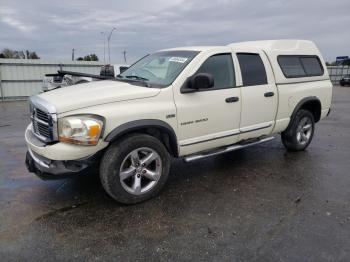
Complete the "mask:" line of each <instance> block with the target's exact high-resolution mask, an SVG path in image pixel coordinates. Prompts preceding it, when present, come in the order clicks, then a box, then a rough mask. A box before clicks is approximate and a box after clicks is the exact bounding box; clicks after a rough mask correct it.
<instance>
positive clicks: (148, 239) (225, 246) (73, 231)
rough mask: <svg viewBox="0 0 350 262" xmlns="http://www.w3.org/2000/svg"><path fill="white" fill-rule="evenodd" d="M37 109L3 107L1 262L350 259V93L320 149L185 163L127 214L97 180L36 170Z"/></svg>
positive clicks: (341, 92)
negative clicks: (29, 158)
mask: <svg viewBox="0 0 350 262" xmlns="http://www.w3.org/2000/svg"><path fill="white" fill-rule="evenodd" d="M27 111H28V106H27V103H26V102H0V257H1V261H57V260H59V261H82V260H83V261H350V161H349V157H350V88H341V87H335V88H334V98H333V108H332V112H331V115H330V116H329V117H328V118H326V119H325V120H323V121H322V122H320V123H319V124H317V126H316V133H315V137H314V140H313V142H312V143H311V145H310V147H309V148H308V149H307V150H306V151H304V152H299V153H289V152H287V151H286V150H285V149H284V147H283V146H282V144H281V142H280V137H279V136H277V137H276V138H277V139H275V140H273V141H272V142H269V143H266V144H263V145H258V146H254V147H250V148H247V149H243V150H241V151H236V152H232V153H228V154H225V155H220V156H215V157H212V158H207V159H203V160H199V161H197V162H192V163H189V164H185V163H184V162H182V161H181V160H176V161H174V163H173V165H172V169H171V173H170V178H169V181H168V183H167V185H166V187H165V188H164V190H163V191H162V192H161V194H160V196H159V197H157V198H154V199H152V200H150V201H147V202H145V203H141V204H138V205H133V206H122V205H119V204H117V203H115V202H113V200H111V199H110V198H109V197H108V196H107V195H106V194H105V193H104V191H103V189H102V187H101V185H100V183H99V179H98V176H97V175H96V174H86V175H83V176H80V177H76V178H74V179H67V180H59V181H41V180H40V179H39V178H37V177H36V176H35V175H33V174H30V173H28V172H27V171H26V168H25V165H24V157H25V152H26V147H25V143H24V138H23V135H24V129H25V127H26V125H27V124H28V122H29V117H28V114H27Z"/></svg>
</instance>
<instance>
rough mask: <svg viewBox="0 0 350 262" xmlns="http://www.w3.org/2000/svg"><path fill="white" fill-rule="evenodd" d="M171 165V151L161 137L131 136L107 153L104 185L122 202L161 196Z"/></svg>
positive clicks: (113, 146)
mask: <svg viewBox="0 0 350 262" xmlns="http://www.w3.org/2000/svg"><path fill="white" fill-rule="evenodd" d="M151 153H152V154H151ZM170 163H171V158H170V155H169V152H168V151H167V149H166V147H165V146H164V145H163V143H161V142H160V141H159V140H158V139H157V138H155V137H153V136H150V135H144V134H134V135H130V136H128V137H126V138H125V139H123V140H121V141H119V142H118V141H117V142H116V143H114V144H112V145H111V146H110V147H109V148H108V149H107V151H106V152H105V153H104V155H103V157H102V161H101V165H100V179H101V183H102V186H103V188H104V189H105V191H106V192H107V193H108V195H110V196H111V197H112V198H113V199H115V200H116V201H118V202H119V203H123V204H135V203H139V202H143V201H145V200H148V199H150V198H152V197H154V196H156V195H158V193H159V192H160V190H161V189H162V188H163V186H164V185H165V183H166V181H167V179H168V176H169V170H170ZM146 164H147V165H146ZM146 170H147V171H146Z"/></svg>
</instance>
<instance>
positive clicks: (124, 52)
mask: <svg viewBox="0 0 350 262" xmlns="http://www.w3.org/2000/svg"><path fill="white" fill-rule="evenodd" d="M123 55H124V62H125V64H126V51H123Z"/></svg>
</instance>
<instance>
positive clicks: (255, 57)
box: [237, 53, 267, 86]
mask: <svg viewBox="0 0 350 262" xmlns="http://www.w3.org/2000/svg"><path fill="white" fill-rule="evenodd" d="M237 58H238V61H239V65H240V67H241V72H242V80H243V86H256V85H266V84H267V76H266V70H265V66H264V63H263V61H262V60H261V57H260V55H259V54H252V53H238V54H237Z"/></svg>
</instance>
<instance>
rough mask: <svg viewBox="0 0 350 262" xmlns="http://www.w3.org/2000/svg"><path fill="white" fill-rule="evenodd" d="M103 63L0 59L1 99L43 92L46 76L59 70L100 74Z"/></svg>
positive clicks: (17, 97)
mask: <svg viewBox="0 0 350 262" xmlns="http://www.w3.org/2000/svg"><path fill="white" fill-rule="evenodd" d="M102 65H103V63H101V62H87V61H83V62H80V61H52V60H51V61H46V60H42V59H26V60H24V59H23V60H22V59H0V97H1V99H2V100H13V99H21V98H22V99H23V98H26V97H28V96H31V95H33V94H37V93H39V92H40V91H41V86H42V80H43V78H44V76H45V74H52V73H57V70H60V68H62V70H67V71H75V72H81V73H90V74H99V73H100V67H101V66H102Z"/></svg>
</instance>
